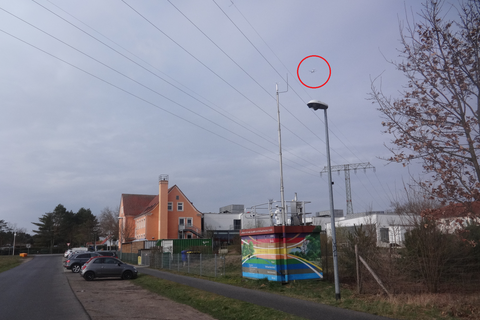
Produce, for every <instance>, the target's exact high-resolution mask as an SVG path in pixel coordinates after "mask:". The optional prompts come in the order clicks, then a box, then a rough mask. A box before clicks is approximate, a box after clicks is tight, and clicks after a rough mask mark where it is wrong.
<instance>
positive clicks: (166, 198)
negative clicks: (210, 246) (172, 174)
mask: <svg viewBox="0 0 480 320" xmlns="http://www.w3.org/2000/svg"><path fill="white" fill-rule="evenodd" d="M201 225H202V213H201V212H200V211H198V210H197V208H195V206H194V205H193V203H191V202H190V200H188V198H187V197H186V196H185V194H184V193H183V192H182V191H181V190H180V188H179V187H178V186H177V185H174V186H173V187H170V188H169V187H168V175H161V176H160V179H159V183H158V195H139V194H122V198H121V200H120V212H119V226H120V228H119V230H120V232H119V233H120V234H119V239H120V240H121V241H120V242H121V243H127V242H131V241H134V240H137V241H142V240H144V241H146V240H160V239H182V238H200V237H201V233H202V229H201Z"/></svg>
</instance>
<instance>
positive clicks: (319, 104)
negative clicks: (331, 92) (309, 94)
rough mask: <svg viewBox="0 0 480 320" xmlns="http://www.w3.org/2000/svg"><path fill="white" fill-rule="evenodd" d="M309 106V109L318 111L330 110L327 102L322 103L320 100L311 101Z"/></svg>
mask: <svg viewBox="0 0 480 320" xmlns="http://www.w3.org/2000/svg"><path fill="white" fill-rule="evenodd" d="M307 106H308V107H309V108H312V109H313V110H318V109H322V110H326V109H328V104H326V103H325V102H321V101H319V100H310V101H309V102H308V103H307Z"/></svg>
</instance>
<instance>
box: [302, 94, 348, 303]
mask: <svg viewBox="0 0 480 320" xmlns="http://www.w3.org/2000/svg"><path fill="white" fill-rule="evenodd" d="M307 105H308V107H309V108H312V109H313V110H318V109H322V110H323V111H324V115H325V141H326V145H327V167H328V193H329V196H330V217H331V224H332V253H333V276H334V278H335V299H336V300H340V282H339V279H338V259H337V236H336V231H335V212H334V206H333V186H332V184H333V183H332V166H331V164H330V144H329V141H328V120H327V109H328V104H326V103H324V102H321V101H318V100H311V101H309V102H308V103H307Z"/></svg>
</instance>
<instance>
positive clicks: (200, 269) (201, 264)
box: [200, 253, 202, 276]
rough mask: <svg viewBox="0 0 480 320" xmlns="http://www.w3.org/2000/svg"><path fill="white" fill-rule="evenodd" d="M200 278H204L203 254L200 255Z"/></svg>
mask: <svg viewBox="0 0 480 320" xmlns="http://www.w3.org/2000/svg"><path fill="white" fill-rule="evenodd" d="M200 276H202V254H201V253H200Z"/></svg>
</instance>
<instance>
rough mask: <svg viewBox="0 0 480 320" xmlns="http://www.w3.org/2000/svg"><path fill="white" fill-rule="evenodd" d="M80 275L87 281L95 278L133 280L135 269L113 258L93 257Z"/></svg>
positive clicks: (135, 275) (135, 273) (135, 274)
mask: <svg viewBox="0 0 480 320" xmlns="http://www.w3.org/2000/svg"><path fill="white" fill-rule="evenodd" d="M80 275H81V276H82V277H83V278H84V279H85V280H87V281H91V280H93V279H95V278H109V277H120V278H122V279H135V278H136V277H137V268H135V267H134V266H131V265H129V264H126V263H124V262H122V261H121V260H119V259H117V258H113V257H102V256H99V257H94V258H92V259H90V261H88V263H87V264H85V265H84V266H83V267H82V271H81V273H80Z"/></svg>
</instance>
